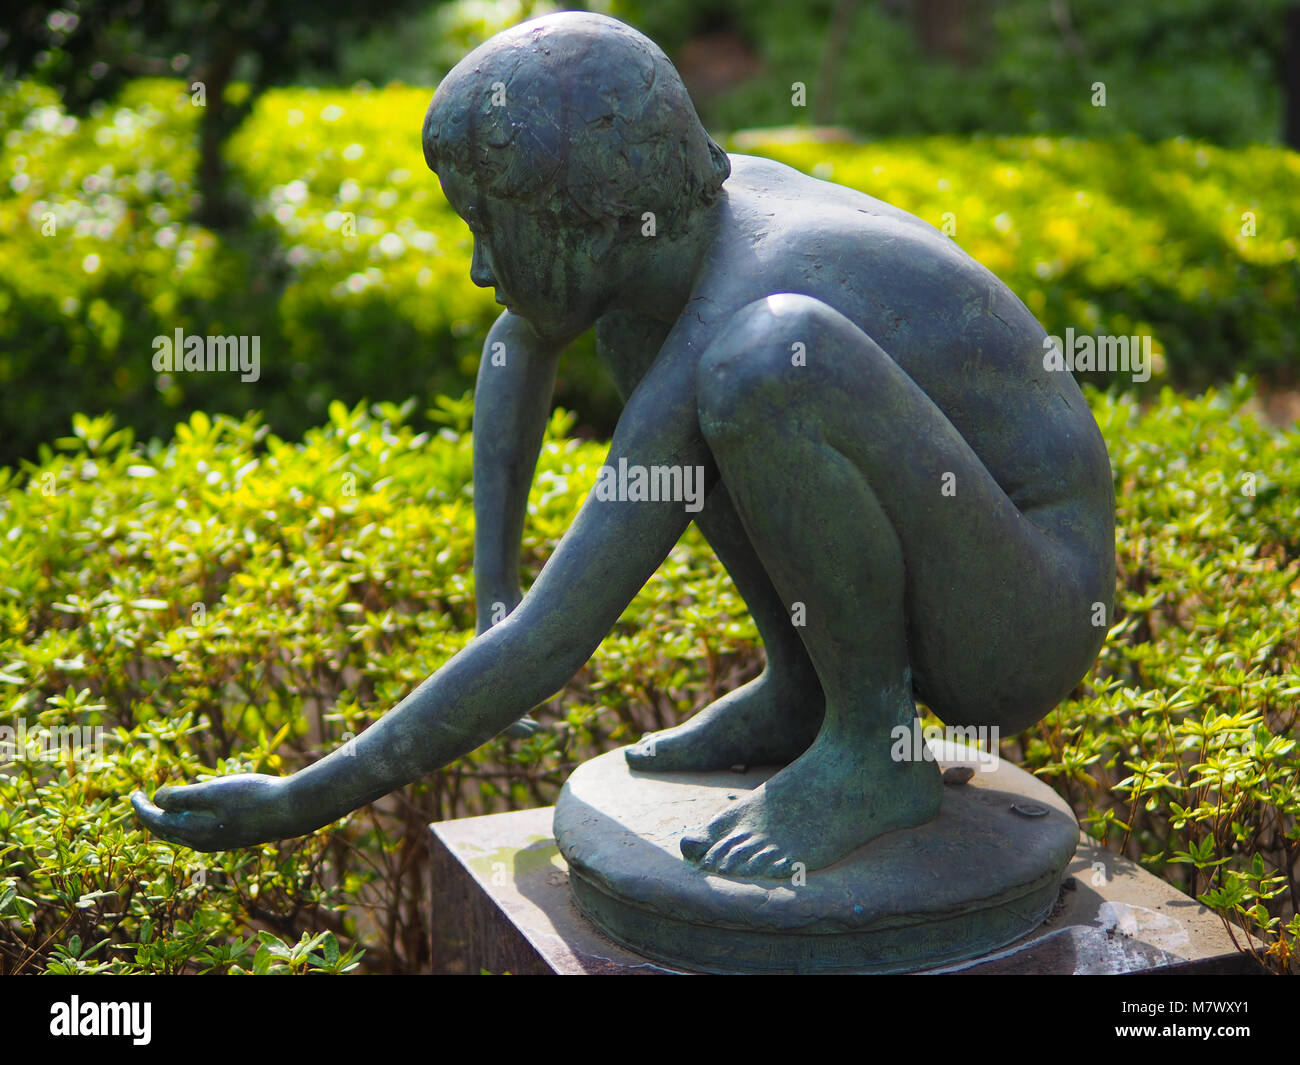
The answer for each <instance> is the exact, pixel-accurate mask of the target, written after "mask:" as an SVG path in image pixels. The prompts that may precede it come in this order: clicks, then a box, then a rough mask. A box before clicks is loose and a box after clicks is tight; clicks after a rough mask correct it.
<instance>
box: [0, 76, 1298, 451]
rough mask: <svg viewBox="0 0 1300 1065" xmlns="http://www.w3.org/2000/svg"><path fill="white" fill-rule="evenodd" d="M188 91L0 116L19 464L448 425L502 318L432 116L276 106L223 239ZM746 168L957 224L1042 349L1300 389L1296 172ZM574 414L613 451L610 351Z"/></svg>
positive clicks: (572, 373)
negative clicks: (160, 375)
mask: <svg viewBox="0 0 1300 1065" xmlns="http://www.w3.org/2000/svg"><path fill="white" fill-rule="evenodd" d="M182 90H183V86H182V85H181V84H180V83H179V82H169V81H140V82H136V83H133V84H131V85H130V86H128V88H127V90H126V91H125V93H124V95H123V96H122V98H121V99H120V100H119V101H118V102H117V103H115V104H114V105H111V106H108V107H106V108H104V109H102V110H101V111H100V112H99V113H98V114H97V115H95V116H92V117H91V118H89V119H86V120H85V121H78V120H76V119H74V118H71V117H70V116H68V115H66V114H64V113H63V112H62V110H61V109H60V108H59V107H58V106H57V103H56V101H55V100H54V98H53V96H52V95H51V94H50V93H49V92H48V91H46V90H40V89H37V88H34V87H32V86H30V85H18V86H16V87H11V88H10V89H9V90H7V91H6V92H4V93H0V121H3V123H4V126H5V129H6V133H5V135H4V143H3V145H2V146H0V424H3V425H4V427H5V430H6V431H5V434H4V436H3V438H0V461H5V460H6V459H8V460H12V459H13V458H14V457H16V456H19V455H31V454H32V453H33V452H34V449H35V447H36V444H37V443H38V442H39V441H41V440H47V439H49V438H50V437H52V436H54V435H55V434H56V433H58V432H61V431H62V430H63V427H64V426H66V424H67V421H68V418H69V417H71V415H72V413H73V412H74V411H79V410H96V409H98V410H103V409H111V410H113V411H114V412H115V413H117V414H118V415H119V417H120V418H121V419H122V421H123V423H125V424H130V425H132V426H133V427H134V428H136V429H137V430H138V431H140V432H141V434H142V435H145V436H147V435H152V434H155V433H156V434H159V435H164V434H166V432H167V431H168V428H169V426H170V424H171V423H172V422H173V421H174V420H175V417H176V415H177V413H180V412H187V411H189V410H192V409H196V408H197V409H205V410H208V411H217V410H223V411H228V412H233V413H239V414H242V413H243V412H245V411H247V410H249V409H258V410H261V411H262V412H263V413H264V415H265V417H266V419H267V422H268V424H270V425H272V426H274V427H275V428H276V429H277V430H279V431H281V432H284V433H287V434H289V435H295V436H296V435H299V434H300V433H301V432H302V431H304V430H305V429H306V428H307V427H308V426H309V425H311V424H313V423H314V422H315V421H317V420H319V418H321V417H323V415H324V411H325V408H326V405H327V404H328V402H329V401H330V400H331V399H334V398H342V399H344V400H345V401H347V402H349V403H351V402H355V401H356V400H358V399H359V398H361V397H368V398H370V399H373V400H384V399H386V400H392V401H397V402H400V401H401V400H402V399H404V398H406V397H407V396H408V395H412V394H416V395H420V396H422V397H424V398H425V399H426V400H430V399H431V398H432V396H434V395H436V394H438V393H450V394H460V393H461V391H463V389H464V388H466V387H468V386H469V385H470V384H471V383H472V376H473V372H474V367H475V365H476V359H477V354H478V348H479V345H480V344H481V342H482V338H483V335H484V334H485V332H486V330H487V327H488V325H489V324H490V322H491V320H492V318H493V317H494V315H495V314H496V313H497V311H498V310H499V308H497V307H496V305H495V304H494V303H493V302H492V298H491V295H490V294H489V293H487V292H485V291H484V290H481V289H478V288H476V287H475V286H474V285H473V284H471V282H470V281H469V255H470V243H469V232H468V230H467V229H466V228H465V226H464V225H463V224H462V223H461V222H460V220H459V219H458V218H456V217H455V215H454V214H452V212H451V211H450V209H449V208H448V206H447V204H446V202H445V200H444V199H443V197H442V193H441V190H440V188H439V186H438V183H437V181H436V179H435V178H434V177H433V175H431V174H429V173H428V171H427V170H426V169H425V166H424V160H423V155H422V152H421V147H420V136H419V134H420V127H421V122H422V118H423V114H424V110H425V107H426V106H427V104H428V99H429V96H430V92H429V90H428V89H420V88H407V87H403V86H391V87H389V88H387V89H383V90H374V89H360V88H359V89H355V90H320V91H316V90H306V89H296V88H295V89H282V90H277V91H274V92H271V93H267V94H266V95H264V96H262V97H261V98H260V99H259V101H258V103H257V106H256V108H255V110H254V112H253V114H252V116H251V117H250V118H249V120H248V121H247V122H246V123H245V124H244V126H243V127H241V129H240V130H239V131H238V132H237V133H236V135H235V136H234V137H233V138H232V139H231V141H230V143H229V144H228V146H227V154H228V158H229V163H230V167H231V171H232V174H233V178H234V181H235V182H236V184H237V185H238V186H239V187H240V188H242V190H243V191H244V193H245V195H246V198H247V202H248V204H249V206H250V209H251V212H252V216H253V218H254V219H255V220H256V221H255V222H254V223H252V224H251V226H250V227H249V228H248V229H246V230H241V231H239V232H236V233H233V234H230V235H227V236H226V237H225V238H218V236H217V235H215V234H214V233H212V232H211V231H208V230H206V229H204V228H202V227H199V226H197V225H195V224H193V223H191V222H189V221H188V220H187V219H188V214H189V209H190V206H191V202H192V199H193V196H194V187H193V178H194V168H195V165H196V158H197V153H196V149H195V137H196V130H197V118H198V109H197V108H195V107H193V106H191V103H190V97H189V96H188V95H187V94H186V93H184V92H183V91H182ZM736 146H737V147H739V148H740V149H741V150H746V151H758V152H764V153H767V154H770V155H773V156H775V157H777V158H779V159H782V160H784V161H786V162H789V163H791V164H793V165H795V166H799V167H801V168H803V169H806V170H809V171H812V172H814V173H817V174H819V175H821V176H825V177H828V178H830V179H832V180H834V181H837V182H841V183H844V184H848V185H853V186H855V187H858V188H862V189H864V190H865V191H867V192H870V193H872V194H874V195H877V196H879V197H881V198H883V199H886V200H890V201H891V202H895V203H897V204H899V205H900V206H902V207H904V208H906V209H907V210H910V211H913V212H914V213H916V214H918V215H920V216H921V217H923V218H925V219H926V220H928V221H930V222H932V223H934V224H935V225H938V226H941V227H942V226H943V225H944V224H945V215H946V214H951V216H952V217H951V220H950V221H951V225H952V226H955V229H954V231H953V236H954V238H955V239H956V240H957V241H958V242H959V243H960V244H961V245H962V246H963V247H965V248H966V249H967V250H968V251H970V252H971V253H972V254H973V255H974V256H975V257H976V258H977V259H979V260H980V261H982V262H984V263H986V264H987V265H988V266H989V267H990V268H992V269H993V270H994V271H995V272H996V273H998V274H999V275H1000V276H1002V277H1003V278H1005V279H1006V280H1007V281H1008V282H1009V283H1010V285H1011V287H1012V288H1013V289H1014V290H1015V291H1016V292H1017V293H1018V294H1019V295H1020V296H1021V298H1022V299H1024V300H1025V302H1026V303H1027V304H1028V305H1029V307H1030V309H1031V310H1033V311H1034V312H1035V313H1037V314H1038V315H1039V316H1040V318H1041V319H1042V321H1043V323H1044V324H1045V325H1046V326H1047V327H1048V331H1049V332H1051V333H1057V334H1063V333H1064V330H1065V329H1066V328H1067V327H1073V328H1074V329H1075V331H1076V332H1078V333H1082V332H1088V333H1114V334H1122V335H1129V334H1132V333H1139V332H1150V333H1152V334H1153V335H1154V337H1155V348H1156V349H1157V351H1158V352H1159V353H1160V358H1161V360H1162V361H1163V363H1164V364H1165V367H1166V368H1165V370H1164V371H1163V379H1166V380H1169V381H1171V382H1173V383H1177V384H1193V385H1200V384H1203V383H1205V382H1209V381H1213V380H1227V379H1231V377H1232V376H1233V374H1235V373H1236V372H1238V371H1239V370H1243V369H1244V370H1250V371H1252V372H1255V373H1259V374H1262V375H1264V376H1265V377H1268V378H1274V379H1282V380H1287V379H1288V378H1289V375H1293V373H1294V366H1295V364H1296V362H1297V353H1298V352H1300V280H1298V278H1300V265H1297V254H1296V252H1297V239H1298V238H1297V234H1300V197H1297V195H1296V190H1297V188H1300V156H1297V155H1296V154H1295V153H1291V152H1287V151H1285V150H1283V149H1276V148H1263V147H1259V148H1244V149H1240V150H1232V151H1229V150H1223V149H1216V148H1213V147H1209V146H1202V145H1198V144H1192V143H1183V142H1171V143H1166V144H1159V145H1143V144H1140V143H1138V142H1129V141H1121V142H1087V141H1071V140H1059V139H1056V140H1053V139H1048V138H1036V139H1026V138H1021V139H998V140H980V139H975V140H959V139H954V138H948V137H928V138H921V139H917V140H909V141H893V142H887V143H881V144H873V145H856V146H855V145H844V144H808V143H804V144H795V145H784V144H781V143H778V142H776V141H774V140H772V139H767V140H763V139H761V138H759V139H754V138H749V139H748V140H746V141H745V143H744V144H743V145H736ZM1247 212H1249V213H1250V214H1251V215H1252V216H1253V219H1250V220H1247V219H1245V218H1244V217H1243V216H1244V215H1246V214H1247ZM51 220H52V221H53V224H54V229H53V232H46V231H47V230H48V229H49V224H50V222H51ZM1251 225H1253V227H1254V235H1253V236H1247V235H1245V233H1244V232H1243V227H1244V228H1245V229H1247V230H1249V229H1250V227H1251ZM177 328H181V329H183V330H184V331H185V332H186V333H187V334H200V335H205V334H213V335H229V334H241V335H247V336H258V337H260V338H261V358H262V376H261V379H260V380H259V381H258V382H257V383H256V384H243V383H241V382H239V380H238V379H237V377H235V376H234V375H220V374H190V375H173V376H171V377H170V378H168V379H166V380H162V381H159V380H158V379H157V378H156V377H155V374H154V373H153V369H152V357H153V346H152V341H153V338H154V337H155V336H158V335H171V334H172V332H173V331H174V330H175V329H177ZM1161 379H1162V377H1161V375H1160V374H1158V375H1157V378H1156V380H1157V381H1159V380H1161ZM1097 383H1098V384H1103V383H1107V384H1108V383H1117V384H1121V385H1123V384H1126V383H1127V381H1126V379H1124V380H1121V381H1118V382H1112V381H1104V380H1102V379H1100V378H1099V379H1098V381H1097ZM558 395H559V398H560V401H561V402H562V403H563V404H566V405H567V406H569V407H570V408H572V409H575V410H577V411H578V412H579V414H580V416H581V418H582V419H583V421H584V423H586V424H588V425H594V426H596V427H598V428H604V429H609V428H610V427H611V426H612V420H613V417H614V412H615V409H616V408H615V402H614V398H613V392H612V388H611V386H610V383H609V382H608V380H607V379H606V377H605V375H604V374H603V372H602V371H600V370H599V369H598V368H597V367H596V366H595V363H594V360H593V356H592V351H591V346H590V343H589V341H585V342H583V343H580V344H579V345H578V347H577V350H576V351H575V352H574V353H572V354H571V357H570V358H569V359H568V360H567V362H566V364H565V367H564V369H563V371H562V374H561V378H560V381H559V383H558Z"/></svg>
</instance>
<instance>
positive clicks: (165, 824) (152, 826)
mask: <svg viewBox="0 0 1300 1065" xmlns="http://www.w3.org/2000/svg"><path fill="white" fill-rule="evenodd" d="M131 806H132V808H134V810H135V816H136V817H138V818H139V819H140V823H141V824H142V825H144V827H145V828H147V829H148V830H149V831H150V832H152V833H153V834H154V835H155V836H157V837H158V838H159V839H165V840H166V841H167V842H168V843H179V844H180V845H181V846H183V847H188V846H189V843H188V841H187V840H186V839H185V837H184V836H182V835H181V833H180V832H179V831H178V830H177V829H178V824H177V816H176V815H175V814H169V813H168V812H167V811H166V810H162V809H159V808H158V807H157V806H155V805H154V804H153V803H151V802H150V801H149V798H148V796H147V795H145V793H144V792H143V791H137V792H136V793H135V794H133V795H132V796H131Z"/></svg>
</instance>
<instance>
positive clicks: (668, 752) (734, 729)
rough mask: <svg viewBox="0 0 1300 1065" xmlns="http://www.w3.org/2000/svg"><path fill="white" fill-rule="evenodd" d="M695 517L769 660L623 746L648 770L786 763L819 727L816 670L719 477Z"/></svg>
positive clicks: (634, 764) (820, 698)
mask: <svg viewBox="0 0 1300 1065" xmlns="http://www.w3.org/2000/svg"><path fill="white" fill-rule="evenodd" d="M695 523H696V524H697V525H698V526H699V527H700V530H701V531H702V532H703V533H704V535H705V537H706V538H707V540H708V541H709V546H711V547H712V548H713V550H714V552H715V553H716V554H717V556H718V558H719V560H720V561H721V562H722V564H723V566H724V567H725V568H726V570H727V573H728V575H729V576H730V577H731V579H732V581H733V582H734V583H735V585H736V589H737V590H738V591H739V592H740V595H741V598H743V599H744V601H745V605H746V607H748V609H749V612H750V614H751V615H752V616H753V618H754V624H755V626H756V627H757V629H758V634H759V636H760V638H761V639H762V641H763V649H764V651H765V652H766V654H767V666H766V667H765V668H764V670H763V672H762V673H761V674H759V676H757V677H755V678H754V679H753V680H751V681H750V682H749V683H747V684H744V685H741V686H740V687H739V688H737V689H736V690H735V691H732V692H728V693H727V694H726V695H724V696H723V697H722V698H720V699H718V700H717V701H716V702H714V703H711V704H710V705H708V706H706V707H704V709H702V710H700V712H699V713H697V714H695V715H694V716H693V717H691V719H690V720H689V721H686V722H685V723H683V724H681V725H678V726H677V727H676V728H670V729H665V730H664V731H662V732H656V733H655V734H654V735H652V736H648V737H646V738H645V739H644V740H642V741H641V742H640V743H638V744H637V745H636V746H635V747H631V748H629V749H628V752H627V760H628V764H629V765H631V766H632V768H634V769H640V770H646V771H650V772H667V771H677V770H709V769H728V768H731V767H733V766H736V765H744V766H751V765H786V764H787V763H788V762H791V761H793V760H794V759H795V758H797V757H799V755H801V754H802V753H803V752H804V751H806V750H807V749H808V747H809V745H810V744H811V743H812V741H813V739H814V738H815V737H816V736H817V732H818V730H819V729H820V728H821V723H822V713H823V708H824V706H825V699H824V698H823V696H822V690H821V685H820V683H819V682H818V680H817V674H816V672H815V671H814V669H813V666H812V661H811V660H810V659H809V657H808V652H807V650H806V649H805V647H804V645H803V642H802V641H801V640H800V639H799V636H798V633H797V632H796V631H795V630H794V629H793V628H792V627H791V626H790V617H789V614H788V613H787V612H786V608H785V604H784V603H783V602H782V601H781V596H780V595H779V594H778V593H777V591H776V589H775V588H774V587H773V586H772V580H771V578H770V577H769V576H768V575H767V572H766V570H765V569H764V567H763V563H762V561H761V560H760V559H759V557H758V554H757V553H756V552H755V550H754V547H753V545H752V544H751V543H750V542H749V537H748V536H747V535H746V533H745V529H744V527H743V526H742V525H741V522H740V518H739V516H738V515H737V514H736V509H735V506H734V504H733V503H732V501H731V497H730V495H728V493H727V489H726V487H725V486H724V485H722V484H719V485H717V486H716V487H715V488H714V489H713V491H712V492H710V493H709V498H708V502H707V503H706V504H705V507H704V511H703V512H702V513H701V514H700V515H699V517H697V518H696V522H695Z"/></svg>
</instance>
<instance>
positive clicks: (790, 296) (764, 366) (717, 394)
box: [696, 292, 835, 435]
mask: <svg viewBox="0 0 1300 1065" xmlns="http://www.w3.org/2000/svg"><path fill="white" fill-rule="evenodd" d="M833 315H835V312H834V311H832V310H831V309H830V308H829V307H827V306H826V305H825V304H823V303H821V302H819V301H818V300H815V299H813V298H812V297H811V296H803V295H798V294H796V293H790V292H783V293H778V294H776V295H773V296H768V297H766V298H765V299H761V300H755V301H754V302H753V303H750V304H747V305H746V306H744V307H742V308H741V309H740V310H739V311H737V312H736V313H735V314H734V315H733V316H732V317H731V319H730V321H729V322H728V323H727V329H726V331H725V333H724V334H723V335H722V336H720V337H718V338H717V339H716V340H714V341H713V343H711V344H710V345H709V347H708V348H707V349H706V350H705V352H704V354H703V355H702V356H701V358H700V364H699V370H698V372H697V377H696V390H697V401H698V405H699V411H700V421H701V425H702V426H703V427H704V430H705V432H706V434H711V435H717V434H721V433H725V432H727V431H728V430H732V429H741V428H744V427H745V426H746V425H748V424H751V423H753V422H754V421H755V420H766V419H768V418H770V416H771V415H772V414H773V413H774V412H775V411H776V410H779V409H782V408H784V407H786V406H788V405H789V403H790V402H791V401H792V400H794V399H795V398H796V395H797V393H798V391H799V390H800V386H801V385H802V384H803V383H804V380H803V377H802V376H801V373H800V372H801V371H806V370H807V366H808V350H809V347H810V346H811V345H812V344H813V343H814V339H813V338H814V337H815V336H817V335H819V334H821V333H822V332H823V326H824V325H825V324H827V322H828V321H829V318H830V316H833Z"/></svg>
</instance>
